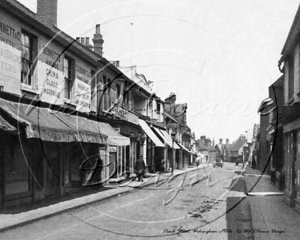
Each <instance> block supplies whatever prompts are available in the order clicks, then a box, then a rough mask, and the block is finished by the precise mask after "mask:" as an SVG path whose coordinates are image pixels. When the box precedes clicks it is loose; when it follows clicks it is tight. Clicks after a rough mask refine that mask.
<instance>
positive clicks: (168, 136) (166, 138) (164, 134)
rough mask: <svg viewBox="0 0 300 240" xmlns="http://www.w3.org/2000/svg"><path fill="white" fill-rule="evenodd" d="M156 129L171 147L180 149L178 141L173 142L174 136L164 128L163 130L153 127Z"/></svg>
mask: <svg viewBox="0 0 300 240" xmlns="http://www.w3.org/2000/svg"><path fill="white" fill-rule="evenodd" d="M153 128H154V129H155V131H156V132H157V133H158V134H159V136H160V137H161V138H162V139H163V140H164V142H165V143H166V144H167V145H168V146H169V147H171V148H174V149H179V147H178V146H177V144H176V142H175V141H174V144H173V140H172V137H171V136H170V135H169V134H168V133H167V132H166V131H164V130H161V129H159V128H156V127H153Z"/></svg>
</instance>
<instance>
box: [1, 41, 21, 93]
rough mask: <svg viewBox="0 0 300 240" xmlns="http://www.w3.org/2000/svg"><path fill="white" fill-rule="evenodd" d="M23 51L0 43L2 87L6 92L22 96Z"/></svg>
mask: <svg viewBox="0 0 300 240" xmlns="http://www.w3.org/2000/svg"><path fill="white" fill-rule="evenodd" d="M20 75H21V51H19V50H18V49H16V48H14V47H12V46H11V45H9V44H6V43H4V42H1V41H0V85H1V86H3V87H4V91H6V92H10V93H14V94H18V95H20V94H21V91H20V85H21V83H20Z"/></svg>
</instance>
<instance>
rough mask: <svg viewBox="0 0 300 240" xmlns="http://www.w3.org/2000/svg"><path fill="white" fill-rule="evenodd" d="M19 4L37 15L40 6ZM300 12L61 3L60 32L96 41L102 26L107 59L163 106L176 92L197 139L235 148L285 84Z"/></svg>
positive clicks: (259, 0)
mask: <svg viewBox="0 0 300 240" xmlns="http://www.w3.org/2000/svg"><path fill="white" fill-rule="evenodd" d="M20 2H22V3H24V4H25V5H26V6H28V7H29V8H31V9H32V10H34V11H35V9H36V0H20ZM298 6H299V0H288V1H286V0H243V1H241V0H172V1H171V0H170V1H163V0H159V1H158V0H157V1H156V0H140V1H125V0H124V1H122V0H86V1H82V0H72V1H70V0H58V8H59V9H58V27H59V28H60V29H61V30H63V31H65V32H66V33H68V34H69V35H71V36H72V37H74V38H76V37H90V38H92V37H93V34H94V31H95V25H96V24H98V23H99V24H101V33H102V35H103V38H104V41H105V42H104V45H103V47H104V57H105V58H107V59H108V60H120V63H121V65H122V66H130V65H136V66H137V69H136V71H137V73H140V74H141V73H142V74H144V75H145V76H146V78H147V79H148V80H151V81H154V82H155V85H156V93H157V95H158V96H159V97H161V98H162V99H163V100H164V99H165V98H166V97H167V96H169V94H170V92H175V93H176V95H177V102H181V103H183V102H186V103H187V104H188V116H187V121H188V125H189V126H190V128H191V129H192V131H193V132H195V133H196V137H197V138H199V137H200V136H201V135H206V136H207V137H210V138H211V139H212V138H214V139H215V140H216V141H218V139H219V138H223V139H225V138H229V139H230V141H233V140H235V139H236V138H237V137H238V136H239V135H240V134H245V131H247V130H248V129H251V128H253V125H254V123H259V117H258V114H257V109H258V107H259V105H260V102H261V101H262V100H263V99H264V98H266V97H268V86H270V85H271V84H272V83H273V82H274V81H276V80H277V79H278V78H279V77H280V72H279V71H278V68H277V62H278V60H279V58H280V53H281V50H282V48H283V45H284V42H285V40H286V37H287V34H288V32H289V29H290V27H291V24H292V21H293V19H294V16H295V13H296V11H297V8H298ZM131 23H133V24H132V25H131ZM131 63H132V64H131ZM124 71H128V69H124Z"/></svg>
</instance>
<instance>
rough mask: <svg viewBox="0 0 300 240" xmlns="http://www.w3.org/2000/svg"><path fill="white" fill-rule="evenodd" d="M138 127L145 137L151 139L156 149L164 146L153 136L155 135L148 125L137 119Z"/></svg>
mask: <svg viewBox="0 0 300 240" xmlns="http://www.w3.org/2000/svg"><path fill="white" fill-rule="evenodd" d="M139 125H140V126H141V127H142V129H143V130H144V132H145V133H146V134H147V136H148V137H149V138H150V139H151V141H152V142H153V143H154V144H155V146H156V147H165V145H164V144H163V143H162V142H161V141H160V140H159V138H158V137H157V136H156V135H155V133H154V132H153V131H152V130H151V128H150V127H149V126H148V124H147V123H146V122H145V121H144V120H142V119H139Z"/></svg>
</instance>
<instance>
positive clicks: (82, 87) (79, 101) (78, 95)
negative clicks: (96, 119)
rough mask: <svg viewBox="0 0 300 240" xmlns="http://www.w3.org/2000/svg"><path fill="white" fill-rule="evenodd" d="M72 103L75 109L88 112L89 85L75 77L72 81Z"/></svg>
mask: <svg viewBox="0 0 300 240" xmlns="http://www.w3.org/2000/svg"><path fill="white" fill-rule="evenodd" d="M74 103H75V104H76V105H77V108H76V110H77V111H80V112H89V111H90V108H91V86H90V85H89V84H87V83H84V82H82V81H80V80H79V79H75V82H74Z"/></svg>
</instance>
